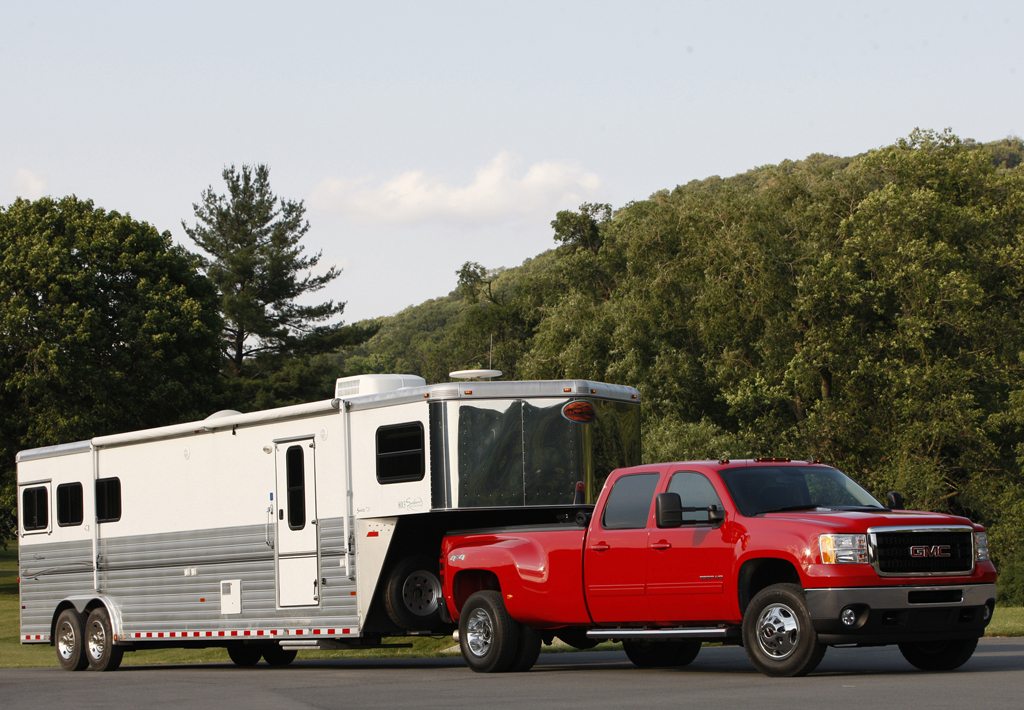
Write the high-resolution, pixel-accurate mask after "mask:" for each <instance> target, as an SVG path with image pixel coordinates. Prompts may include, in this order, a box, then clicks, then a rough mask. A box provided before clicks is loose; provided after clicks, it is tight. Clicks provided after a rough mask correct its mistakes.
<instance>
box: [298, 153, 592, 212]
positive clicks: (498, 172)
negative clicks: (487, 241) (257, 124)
mask: <svg viewBox="0 0 1024 710" xmlns="http://www.w3.org/2000/svg"><path fill="white" fill-rule="evenodd" d="M519 163H520V161H519V160H518V159H517V158H516V157H515V156H514V155H513V154H511V153H509V152H507V151H502V152H501V153H498V155H496V156H495V157H494V159H493V160H491V161H490V162H489V163H488V164H487V165H485V166H483V167H482V168H480V169H479V170H477V172H476V179H475V180H474V182H473V183H472V184H470V185H467V186H456V185H449V184H447V183H445V182H443V181H442V180H440V179H438V178H435V177H430V176H428V175H427V174H425V173H424V172H422V171H419V170H416V171H409V172H405V173H402V174H400V175H397V176H395V177H393V178H391V179H390V180H387V181H385V182H383V183H381V184H380V185H376V186H373V185H368V184H367V183H368V182H369V181H368V180H365V179H363V180H347V179H341V178H333V177H329V178H325V179H324V180H322V181H321V182H320V184H319V185H318V186H317V187H316V189H315V190H314V191H313V194H312V195H311V196H310V198H309V202H310V206H312V207H315V208H317V209H324V210H335V211H339V212H342V213H343V214H345V216H347V217H349V218H351V219H354V220H357V221H359V222H365V223H368V224H382V223H386V224H402V223H410V222H424V221H460V222H482V221H491V220H494V219H502V218H507V217H512V216H517V215H531V214H537V213H546V214H552V212H553V210H555V209H557V208H560V207H576V206H578V205H579V204H580V203H581V202H584V201H586V200H588V199H592V198H593V196H594V194H595V193H596V191H597V190H598V189H599V188H600V187H601V179H600V178H599V177H598V176H597V175H595V174H594V173H586V172H583V171H582V170H580V169H578V168H575V167H572V166H569V165H565V164H563V163H556V162H542V163H535V164H533V165H531V166H529V167H528V168H527V169H526V171H525V173H523V174H522V176H521V177H518V176H517V175H516V171H515V168H516V167H518V165H519Z"/></svg>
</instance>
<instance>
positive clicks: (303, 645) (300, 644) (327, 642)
mask: <svg viewBox="0 0 1024 710" xmlns="http://www.w3.org/2000/svg"><path fill="white" fill-rule="evenodd" d="M280 644H281V648H285V649H290V650H293V651H356V650H359V649H364V648H412V644H411V643H359V639H354V640H353V641H335V640H333V639H296V640H291V639H286V640H282V641H280Z"/></svg>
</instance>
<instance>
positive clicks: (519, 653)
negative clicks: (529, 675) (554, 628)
mask: <svg viewBox="0 0 1024 710" xmlns="http://www.w3.org/2000/svg"><path fill="white" fill-rule="evenodd" d="M512 623H514V624H515V623H518V622H516V621H514V620H513V622H512ZM541 642H542V639H541V637H540V632H539V631H537V629H535V628H533V627H532V626H526V625H525V624H519V644H518V646H516V657H515V658H514V659H513V660H512V665H511V666H509V670H510V671H512V672H513V673H522V672H523V671H528V670H530V669H531V668H533V666H534V664H535V663H536V662H537V659H538V658H539V657H540V644H541Z"/></svg>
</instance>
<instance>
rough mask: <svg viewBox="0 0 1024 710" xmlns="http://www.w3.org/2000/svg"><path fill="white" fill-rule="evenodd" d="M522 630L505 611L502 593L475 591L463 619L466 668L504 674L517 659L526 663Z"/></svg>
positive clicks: (461, 637)
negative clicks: (521, 637) (520, 641)
mask: <svg viewBox="0 0 1024 710" xmlns="http://www.w3.org/2000/svg"><path fill="white" fill-rule="evenodd" d="M521 629H522V626H521V625H520V624H519V622H517V621H516V620H515V619H513V618H512V617H511V616H509V615H508V611H506V610H505V605H504V603H502V601H501V592H495V591H493V590H486V591H482V592H474V593H473V594H472V595H470V597H469V599H467V600H466V603H465V605H464V606H463V607H462V616H461V618H460V619H459V646H460V647H461V648H462V657H463V658H464V659H466V665H468V666H469V667H470V668H471V669H472V670H474V671H476V672H477V673H503V672H505V671H507V670H509V669H511V668H512V665H513V664H514V663H515V662H516V661H517V660H520V661H522V662H525V659H524V658H522V657H521V656H520V651H521V650H522V649H521V647H520V645H519V635H520V631H521ZM538 639H539V636H538ZM539 649H540V647H539V646H538V651H539Z"/></svg>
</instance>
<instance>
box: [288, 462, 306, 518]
mask: <svg viewBox="0 0 1024 710" xmlns="http://www.w3.org/2000/svg"><path fill="white" fill-rule="evenodd" d="M285 466H286V467H287V473H288V527H289V528H291V529H292V530H302V528H304V527H306V459H305V456H304V455H303V453H302V447H301V446H289V447H288V451H287V452H285Z"/></svg>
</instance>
